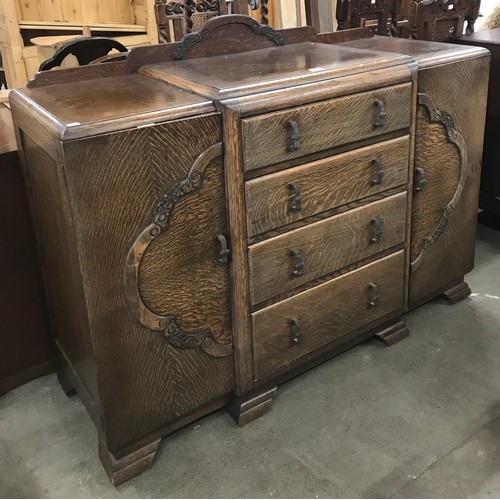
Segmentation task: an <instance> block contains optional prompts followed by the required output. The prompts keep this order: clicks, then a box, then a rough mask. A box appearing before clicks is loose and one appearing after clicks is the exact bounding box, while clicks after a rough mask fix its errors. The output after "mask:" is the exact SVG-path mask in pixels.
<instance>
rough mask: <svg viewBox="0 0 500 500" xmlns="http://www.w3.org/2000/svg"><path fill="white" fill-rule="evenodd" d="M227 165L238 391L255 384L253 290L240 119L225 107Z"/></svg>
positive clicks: (232, 313) (223, 111)
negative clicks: (252, 317)
mask: <svg viewBox="0 0 500 500" xmlns="http://www.w3.org/2000/svg"><path fill="white" fill-rule="evenodd" d="M222 116H223V123H224V162H225V164H224V167H225V176H226V196H227V207H228V222H229V232H230V241H231V263H230V267H229V271H230V280H231V281H230V283H231V320H232V332H233V343H234V369H235V378H236V395H238V396H239V395H242V394H244V393H246V392H248V391H249V390H250V389H251V388H252V386H253V364H252V351H251V349H252V345H251V340H250V331H251V325H250V316H249V314H248V308H249V307H250V292H249V283H248V279H249V278H248V260H247V245H246V240H247V235H246V217H245V199H244V193H243V169H242V168H241V163H242V149H241V120H240V119H239V116H238V114H237V113H235V112H234V111H232V110H230V109H228V108H223V110H222Z"/></svg>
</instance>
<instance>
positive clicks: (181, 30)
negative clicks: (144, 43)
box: [155, 0, 267, 43]
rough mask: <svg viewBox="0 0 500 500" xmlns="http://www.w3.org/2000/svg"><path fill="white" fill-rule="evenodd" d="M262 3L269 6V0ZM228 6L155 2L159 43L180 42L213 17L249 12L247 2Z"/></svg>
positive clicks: (212, 0)
mask: <svg viewBox="0 0 500 500" xmlns="http://www.w3.org/2000/svg"><path fill="white" fill-rule="evenodd" d="M256 1H257V2H258V1H259V0H256ZM261 1H262V2H265V3H266V4H267V0H261ZM228 5H229V6H230V8H229V9H230V12H229V11H228ZM228 5H227V4H226V1H225V0H170V1H168V0H155V15H156V23H157V25H158V40H159V42H160V43H169V42H175V41H178V40H180V39H181V38H182V37H183V36H185V35H187V34H188V33H191V32H193V31H198V30H199V29H200V28H201V26H202V25H203V24H204V23H205V22H207V21H208V20H209V19H211V18H212V17H215V16H220V15H226V14H246V13H247V12H248V4H247V2H246V0H231V1H230V2H229V3H228ZM264 8H266V7H265V6H264Z"/></svg>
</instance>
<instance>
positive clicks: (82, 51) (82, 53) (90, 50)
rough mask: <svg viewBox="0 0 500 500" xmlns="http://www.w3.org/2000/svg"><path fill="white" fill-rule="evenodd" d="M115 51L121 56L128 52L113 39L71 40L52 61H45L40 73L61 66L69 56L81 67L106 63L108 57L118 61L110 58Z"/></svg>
mask: <svg viewBox="0 0 500 500" xmlns="http://www.w3.org/2000/svg"><path fill="white" fill-rule="evenodd" d="M113 49H116V50H118V52H119V53H121V54H124V53H127V52H128V49H127V47H125V46H124V45H122V44H121V43H120V42H117V41H116V40H113V39H112V38H105V37H97V36H96V37H88V38H78V39H77V40H71V41H70V42H67V43H65V44H64V45H63V46H62V47H61V48H60V49H59V50H57V51H56V52H55V53H54V55H53V56H52V57H51V58H50V59H47V60H46V61H44V62H43V63H42V64H41V65H40V68H39V71H46V70H49V69H52V68H55V67H57V66H60V65H61V63H62V62H63V61H64V59H65V58H66V57H68V56H69V55H73V56H75V57H76V59H77V60H78V64H79V65H80V66H86V65H87V64H90V63H91V62H93V61H95V60H97V59H98V60H99V61H100V62H105V60H107V58H108V57H113V60H117V58H116V57H115V56H108V54H109V52H111V51H112V50H113Z"/></svg>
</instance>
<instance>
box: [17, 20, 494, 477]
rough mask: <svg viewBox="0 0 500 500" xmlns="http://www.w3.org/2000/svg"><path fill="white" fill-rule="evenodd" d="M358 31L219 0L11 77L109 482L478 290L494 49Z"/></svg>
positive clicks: (46, 247)
mask: <svg viewBox="0 0 500 500" xmlns="http://www.w3.org/2000/svg"><path fill="white" fill-rule="evenodd" d="M346 33H348V32H341V33H340V34H331V33H330V34H328V33H327V34H322V35H318V34H316V32H315V31H314V29H313V28H311V27H306V28H302V29H294V30H283V31H274V30H273V29H271V28H270V27H269V26H264V25H260V24H258V23H257V22H256V21H255V20H253V19H252V18H250V17H246V16H236V15H235V16H221V17H216V18H214V19H212V20H210V21H209V22H207V23H206V25H205V26H204V27H203V29H202V30H201V31H200V32H199V33H192V34H191V35H188V36H186V37H185V38H184V39H183V40H182V41H181V42H178V43H172V44H164V45H160V46H157V47H145V48H138V49H135V50H133V51H131V53H130V54H129V56H128V58H127V60H126V61H123V62H116V63H110V64H104V65H96V66H88V67H82V68H76V69H69V70H61V71H58V72H55V73H53V72H45V73H40V74H39V75H38V76H37V78H36V79H35V80H34V81H33V82H31V83H30V85H29V87H28V88H26V89H22V90H19V91H14V92H13V94H12V96H11V101H12V107H13V112H14V118H15V123H16V126H17V129H18V135H19V143H20V145H21V148H22V155H23V160H24V168H25V172H26V177H27V181H28V190H29V194H30V199H31V202H32V209H33V214H34V217H35V219H36V221H37V236H38V241H39V246H40V249H41V262H42V265H43V269H44V275H45V277H46V288H47V290H48V296H49V297H50V301H49V306H50V311H51V316H52V318H53V320H54V324H55V334H56V337H57V343H58V346H59V349H60V352H61V354H62V356H63V358H64V364H63V366H61V370H60V373H59V377H60V380H61V382H62V384H63V387H65V389H66V391H67V392H70V391H71V390H72V389H76V391H77V392H78V394H79V395H80V397H81V398H82V400H83V401H84V403H85V405H86V407H87V409H88V411H89V413H90V414H91V415H92V417H93V419H94V422H95V423H96V426H97V428H98V430H99V451H100V457H101V460H102V462H103V464H104V467H105V468H106V470H107V472H108V474H109V476H110V477H111V479H112V480H113V481H114V482H115V484H117V483H119V482H122V481H124V480H126V479H128V478H130V477H132V476H133V475H135V474H137V473H138V472H140V471H141V470H143V469H144V468H146V467H148V466H149V465H151V463H152V460H153V457H154V454H155V452H156V450H157V447H158V444H159V441H160V438H161V437H162V436H164V435H166V434H169V433H171V432H172V431H174V430H176V429H178V428H179V427H181V426H183V425H186V424H187V423H189V422H192V421H193V420H195V419H197V418H199V417H201V416H202V415H204V414H206V413H208V412H210V411H213V410H214V409H216V408H219V407H222V406H224V405H229V410H230V413H231V415H232V416H233V417H234V418H235V420H236V421H237V422H238V423H239V424H240V425H243V424H245V423H247V422H249V421H250V420H252V419H254V418H256V417H258V416H260V415H262V414H264V413H265V412H266V411H268V410H269V409H270V407H271V402H272V399H273V397H274V395H275V393H276V385H277V384H278V383H280V382H281V381H283V380H286V379H288V378H290V377H292V376H295V375H297V374H298V373H300V372H302V371H304V370H306V369H308V368H310V367H311V366H313V365H315V364H317V363H319V362H321V361H323V360H325V359H326V358H328V357H331V356H333V355H334V354H337V353H339V352H341V351H343V350H345V349H347V348H349V347H351V346H353V345H355V344H357V343H359V342H361V341H362V340H364V339H366V338H368V337H370V336H372V335H377V336H379V337H380V338H381V339H382V340H384V341H385V342H386V343H387V344H391V343H393V342H396V341H397V340H400V339H402V338H404V337H405V336H406V335H407V334H408V329H407V328H406V325H405V323H404V321H403V320H402V315H403V314H404V313H405V312H406V311H407V310H408V309H409V308H411V307H415V306H417V305H418V304H420V303H423V302H425V301H427V300H429V299H431V298H433V297H436V296H438V295H439V294H441V293H444V294H445V295H446V296H447V297H448V298H449V299H450V300H458V299H459V298H463V297H465V296H467V294H468V293H469V292H470V290H469V289H468V287H467V285H465V283H464V282H463V276H464V273H466V272H468V271H469V270H470V269H471V267H472V264H473V249H474V234H475V212H476V207H477V197H478V180H479V171H480V168H479V165H480V154H481V148H482V130H483V126H484V115H485V103H486V87H487V76H488V64H489V54H488V52H487V51H485V50H484V49H479V48H466V47H458V46H451V47H452V49H450V48H449V47H448V46H442V45H438V44H430V45H426V44H425V42H418V43H419V44H422V45H420V46H419V45H414V46H415V49H416V48H417V47H420V49H421V51H420V52H419V51H415V52H414V53H413V55H408V54H405V53H404V50H401V51H400V50H399V48H400V46H398V45H393V46H391V47H385V48H384V50H383V51H380V50H379V49H377V48H376V47H375V48H374V47H373V46H371V42H373V43H376V40H378V38H373V37H371V38H367V39H365V40H362V41H360V42H359V43H366V44H367V45H370V48H368V47H366V48H357V47H353V46H349V45H348V44H347V45H340V44H338V42H339V41H345V39H346ZM355 33H358V34H361V35H363V33H364V35H363V36H366V33H365V32H364V31H363V30H361V32H358V31H356V32H355ZM361 35H360V36H361ZM386 39H387V40H390V39H389V38H386ZM395 41H397V40H395ZM351 43H352V44H355V42H353V41H351ZM425 47H427V50H425V51H424V48H425ZM401 48H402V49H403V48H404V47H403V46H401ZM423 52H425V54H424V55H423ZM429 54H432V57H430V56H429ZM439 65H441V66H442V68H443V69H442V70H440V66H439ZM464 89H465V90H466V91H467V92H469V95H471V96H473V97H474V100H473V101H467V100H464V99H462V98H461V96H462V95H463V91H464ZM471 102H472V104H470V103H471ZM89 103H92V105H89Z"/></svg>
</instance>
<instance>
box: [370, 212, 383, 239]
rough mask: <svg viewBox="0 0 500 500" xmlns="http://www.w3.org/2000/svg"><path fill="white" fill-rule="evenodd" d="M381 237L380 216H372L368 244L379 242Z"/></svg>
mask: <svg viewBox="0 0 500 500" xmlns="http://www.w3.org/2000/svg"><path fill="white" fill-rule="evenodd" d="M381 239H382V221H381V220H380V217H373V219H372V220H371V221H370V244H372V243H379V242H380V240H381Z"/></svg>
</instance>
